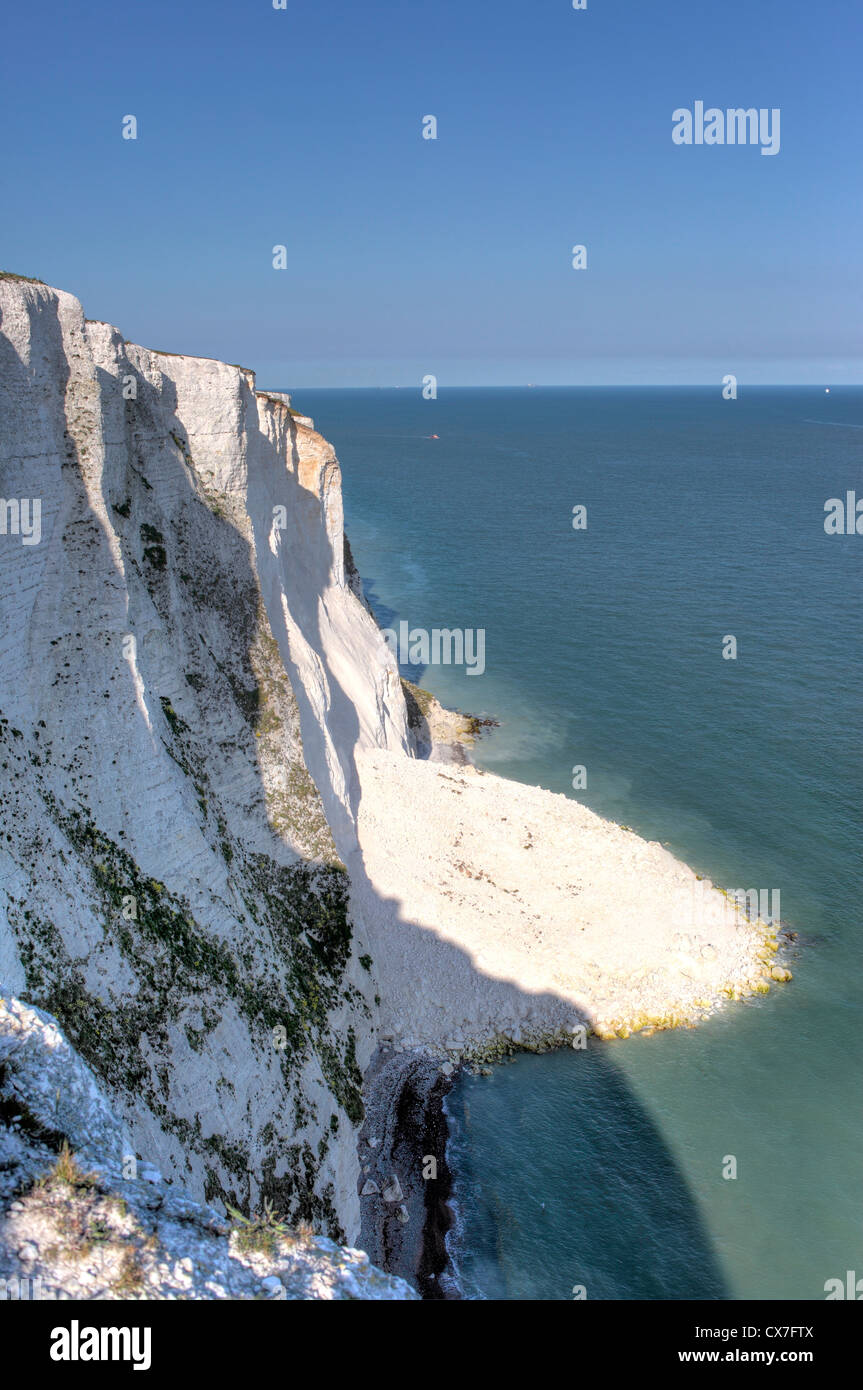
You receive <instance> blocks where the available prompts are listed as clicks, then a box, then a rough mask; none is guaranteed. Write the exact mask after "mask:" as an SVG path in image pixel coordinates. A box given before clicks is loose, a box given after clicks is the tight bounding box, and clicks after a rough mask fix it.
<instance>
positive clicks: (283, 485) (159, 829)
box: [0, 277, 408, 1237]
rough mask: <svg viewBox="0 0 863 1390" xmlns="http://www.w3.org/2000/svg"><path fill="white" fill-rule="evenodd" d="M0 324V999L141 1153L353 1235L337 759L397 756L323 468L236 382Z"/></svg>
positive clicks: (359, 973)
mask: <svg viewBox="0 0 863 1390" xmlns="http://www.w3.org/2000/svg"><path fill="white" fill-rule="evenodd" d="M0 315H2V318H0V421H1V422H2V443H0V495H2V499H3V500H4V502H9V501H10V499H11V501H12V502H13V503H14V505H13V506H10V507H7V508H6V513H5V515H6V521H7V525H6V527H5V531H6V533H5V534H3V535H0V605H2V615H0V711H2V716H0V796H2V801H3V805H4V816H3V836H2V840H0V884H2V888H0V987H2V988H4V989H6V990H8V991H9V992H11V993H19V994H22V995H23V996H24V997H25V998H27V999H28V1000H29V1001H30V1002H32V1003H35V1004H38V1005H41V1006H43V1007H44V1008H45V1009H47V1010H48V1011H50V1013H51V1014H53V1015H54V1016H55V1017H56V1018H57V1019H58V1020H59V1022H60V1023H61V1024H62V1026H63V1027H64V1029H65V1030H66V1032H67V1034H68V1036H69V1038H70V1039H71V1041H72V1043H73V1044H74V1046H75V1047H76V1048H77V1049H78V1051H79V1052H80V1054H81V1055H82V1057H83V1058H84V1059H85V1060H86V1061H87V1062H88V1063H89V1065H90V1066H91V1067H92V1068H93V1070H94V1071H95V1073H96V1074H97V1076H99V1078H100V1079H101V1080H102V1081H103V1082H104V1083H105V1084H106V1085H107V1086H108V1087H109V1089H110V1093H111V1096H112V1100H113V1103H114V1104H115V1105H116V1106H117V1107H118V1109H119V1112H120V1114H121V1116H122V1118H123V1120H124V1121H125V1123H126V1125H127V1128H128V1132H129V1134H130V1136H131V1144H132V1148H133V1150H134V1151H135V1152H137V1153H138V1154H139V1155H141V1156H142V1157H143V1158H144V1159H145V1160H147V1161H149V1162H151V1163H153V1164H155V1165H156V1167H157V1168H160V1169H161V1170H162V1171H163V1172H164V1173H166V1174H167V1175H172V1176H174V1177H175V1178H176V1179H178V1180H180V1181H182V1183H183V1184H184V1185H185V1187H186V1188H188V1189H189V1190H190V1191H191V1192H192V1193H194V1194H197V1195H198V1196H199V1197H200V1198H202V1199H206V1200H208V1201H212V1200H219V1201H223V1202H227V1203H230V1204H231V1205H232V1206H236V1207H239V1208H242V1209H246V1210H249V1209H251V1210H259V1209H260V1208H261V1204H262V1202H263V1201H264V1199H265V1198H269V1199H270V1200H271V1201H272V1202H273V1204H274V1206H275V1207H276V1209H277V1210H279V1211H282V1212H285V1213H288V1214H290V1215H292V1216H294V1217H295V1218H296V1217H304V1218H306V1219H310V1220H313V1221H314V1222H315V1223H316V1225H317V1226H318V1228H319V1229H324V1230H329V1231H330V1232H331V1233H332V1234H334V1235H346V1236H348V1237H350V1236H351V1235H353V1234H354V1232H355V1231H356V1230H357V1229H358V1222H359V1203H358V1198H357V1195H356V1192H357V1171H358V1170H357V1160H356V1146H355V1138H354V1135H355V1127H356V1125H357V1124H358V1123H359V1121H360V1119H361V1115H362V1105H361V1099H360V1084H361V1071H362V1069H363V1068H364V1066H365V1064H366V1062H367V1060H368V1057H369V1054H370V1050H371V1046H372V1036H373V1025H374V1015H375V1011H376V1005H375V1002H374V985H373V983H372V980H371V976H370V974H369V972H368V969H367V968H364V966H363V965H361V964H360V963H359V957H362V956H363V943H362V941H361V940H358V938H357V932H356V930H355V929H354V928H352V924H351V920H350V914H349V909H348V888H349V885H348V881H347V877H346V874H345V871H344V867H343V865H342V862H341V859H342V857H343V856H345V855H348V854H349V853H350V851H351V848H352V846H353V845H354V844H355V843H356V834H355V829H354V824H355V805H356V801H357V795H358V793H357V786H356V774H355V768H354V752H355V749H356V748H357V747H369V748H379V749H386V748H389V749H393V750H397V751H399V752H405V751H406V749H407V739H408V731H407V723H406V713H405V707H404V700H403V698H402V695H401V691H400V688H399V681H398V676H397V672H396V670H395V667H394V664H393V662H392V660H391V659H390V658H389V656H388V653H387V652H386V649H385V646H384V644H383V641H382V639H381V638H380V636H379V634H378V632H377V629H376V627H375V624H374V622H373V619H372V618H371V617H370V615H369V613H368V612H367V611H366V609H365V608H364V607H363V605H362V604H361V603H360V602H359V601H358V599H357V597H356V596H355V594H354V592H353V591H352V589H351V587H350V585H349V583H348V582H347V581H346V578H345V570H344V551H343V540H342V509H341V491H340V475H339V467H338V463H337V461H336V458H335V456H334V453H333V451H332V449H331V447H330V446H329V445H328V444H327V443H326V442H325V441H324V440H323V439H321V437H320V436H319V435H317V434H316V433H315V432H314V430H313V428H312V427H311V422H310V421H308V420H304V418H303V417H297V416H296V415H295V414H294V413H293V412H292V411H291V409H290V407H289V404H288V403H287V400H286V398H284V397H279V396H276V395H273V396H268V395H262V394H260V393H256V391H255V386H254V378H253V375H252V373H251V372H249V371H247V370H244V369H243V368H241V367H232V366H227V365H226V364H224V363H221V362H215V361H209V360H202V359H195V358H187V357H177V356H171V355H167V354H163V353H160V352H152V351H147V350H145V349H143V348H139V347H135V346H134V345H132V344H130V343H126V342H124V340H123V338H122V337H121V335H120V334H119V333H118V332H117V330H116V329H114V328H112V327H110V326H109V325H108V324H104V323H94V322H89V321H87V320H85V318H84V315H83V312H82V309H81V306H80V304H79V303H78V301H77V300H76V299H75V298H73V297H72V296H71V295H69V294H66V293H63V292H60V291H57V290H53V289H49V288H48V287H46V286H44V285H41V284H38V283H32V282H25V281H21V280H19V279H17V278H12V277H4V278H3V279H0ZM22 499H24V500H23V501H22ZM32 499H38V500H39V502H40V504H41V536H40V537H38V543H29V542H27V543H25V540H26V538H25V537H24V536H23V534H21V533H20V531H19V534H17V535H16V534H15V531H16V524H15V522H16V515H17V516H19V517H20V516H22V515H25V516H26V515H31V516H32V515H33V512H32V508H31V509H30V511H29V512H28V502H29V501H31V500H32ZM16 508H19V509H18V510H17V512H16ZM334 835H335V837H336V839H337V840H338V848H337V847H336V844H335V842H334Z"/></svg>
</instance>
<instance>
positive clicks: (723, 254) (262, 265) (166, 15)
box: [0, 0, 863, 389]
mask: <svg viewBox="0 0 863 1390" xmlns="http://www.w3.org/2000/svg"><path fill="white" fill-rule="evenodd" d="M861 41H863V15H861V10H860V5H859V0H817V3H815V0H812V3H806V0H724V3H722V4H718V3H715V4H708V3H697V2H696V0H665V2H664V3H650V0H642V3H637V0H588V8H587V9H586V10H583V11H575V10H573V8H572V0H520V2H519V3H517V2H516V0H436V2H435V3H413V4H410V3H404V0H403V2H402V3H398V2H397V0H381V3H370V4H365V5H360V4H357V3H356V0H353V2H352V3H349V2H348V0H334V2H333V3H330V2H329V0H287V8H286V9H284V10H276V9H274V8H273V4H272V0H244V3H239V0H237V2H236V3H228V0H211V3H203V0H189V3H185V4H177V3H176V0H174V2H173V3H168V0H155V2H154V0H135V3H123V0H113V2H112V3H107V0H90V2H89V3H87V4H86V5H84V6H74V7H73V6H69V5H68V4H59V3H57V2H56V0H48V2H47V3H44V4H40V5H37V6H31V7H29V8H25V7H24V6H17V7H15V8H14V9H11V8H10V9H8V10H7V12H6V15H5V18H4V29H3V48H4V57H3V60H2V63H3V77H2V91H0V105H2V109H3V115H4V136H5V138H4V141H3V160H2V164H0V197H2V205H3V212H4V215H3V219H2V231H0V241H2V250H0V268H2V269H6V270H13V271H17V272H18V273H21V274H25V275H33V276H37V277H39V278H41V279H44V280H46V281H48V282H49V283H51V284H54V285H58V286H60V287H61V288H64V289H69V290H71V291H73V292H74V293H75V294H77V295H78V296H79V298H81V300H82V301H83V304H84V309H85V312H86V313H87V314H88V316H89V317H91V318H102V319H108V320H109V321H110V322H112V323H114V324H116V325H117V326H118V327H119V328H120V330H121V331H122V332H123V334H124V335H125V336H126V337H127V338H130V339H132V340H134V341H136V342H139V343H143V344H146V345H147V346H151V347H160V348H164V349H167V350H170V351H175V352H184V353H194V354H200V355H202V356H209V357H219V358H224V359H226V360H228V361H230V362H242V363H243V364H244V365H247V366H250V367H253V368H255V369H256V371H257V372H258V375H259V382H260V384H261V385H264V386H270V387H283V388H286V389H292V388H297V387H302V386H303V385H306V386H328V385H331V386H341V385H419V383H420V380H421V378H422V377H423V376H424V375H425V374H426V373H433V374H435V375H436V376H437V377H438V379H439V381H440V383H441V385H442V386H443V385H447V384H450V385H504V384H523V383H526V382H537V383H540V384H565V383H570V382H571V383H573V384H582V383H583V384H596V383H629V382H633V383H653V382H662V383H681V384H686V383H693V382H709V381H714V380H719V379H720V378H721V376H722V375H724V374H725V373H727V372H731V373H735V374H736V375H737V376H738V377H739V379H740V382H741V385H742V384H744V383H745V382H747V381H748V382H753V383H754V382H760V383H765V382H788V383H795V382H812V383H817V384H821V383H825V384H830V383H831V382H835V383H836V384H839V383H842V382H852V381H853V382H861V381H863V341H861V327H863V312H861V310H863V303H861V299H863V295H861V244H863V237H861V225H863V218H861V211H863V207H861V204H863V177H861V155H860V151H861V149H863V117H861V102H860V72H861V48H863V42H861ZM699 100H701V101H704V103H705V106H707V107H711V106H716V107H719V108H721V109H726V108H728V107H738V106H740V107H756V108H762V107H763V108H768V109H771V110H772V109H773V108H776V107H778V108H779V109H780V111H781V127H780V129H781V147H780V150H779V153H778V154H776V155H773V156H768V155H762V153H761V150H760V147H759V146H748V145H747V146H743V147H741V146H732V145H722V146H718V145H714V146H707V145H701V146H698V145H690V146H678V145H675V144H674V143H673V142H672V138H671V130H672V112H673V111H674V110H675V109H676V108H683V107H688V108H690V109H692V108H693V106H694V103H695V102H696V101H699ZM130 114H131V115H134V116H135V117H136V118H137V122H138V138H137V139H136V140H125V139H123V138H122V121H123V117H124V116H126V115H130ZM426 115H434V116H435V117H436V119H437V122H438V138H437V139H436V140H424V139H423V138H422V120H423V117H424V116H426ZM575 244H584V245H585V246H586V247H587V258H588V264H587V269H585V270H573V268H572V263H571V262H572V247H573V246H574V245H575ZM276 245H284V246H285V247H286V251H287V267H286V269H284V270H276V269H274V268H273V247H274V246H276Z"/></svg>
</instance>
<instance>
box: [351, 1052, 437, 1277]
mask: <svg viewBox="0 0 863 1390" xmlns="http://www.w3.org/2000/svg"><path fill="white" fill-rule="evenodd" d="M452 1084H453V1078H452V1075H447V1074H446V1073H445V1072H444V1070H443V1069H442V1068H441V1065H440V1063H439V1062H437V1061H436V1060H435V1059H434V1058H432V1057H429V1056H425V1055H423V1054H421V1053H410V1054H405V1053H399V1052H395V1051H393V1050H391V1049H389V1048H382V1049H381V1050H380V1051H379V1052H378V1053H377V1054H376V1055H375V1057H374V1058H373V1059H372V1062H371V1065H370V1067H369V1069H368V1071H367V1073H366V1118H365V1123H364V1125H363V1128H362V1130H361V1132H360V1140H359V1153H360V1163H361V1169H362V1176H361V1179H360V1183H361V1186H360V1202H361V1207H362V1226H361V1233H360V1245H361V1248H362V1249H363V1250H365V1251H366V1252H367V1253H368V1255H369V1258H370V1259H371V1260H372V1262H373V1263H377V1264H378V1265H379V1266H380V1267H381V1268H383V1269H386V1270H387V1271H388V1272H390V1273H398V1274H399V1276H400V1277H401V1278H403V1279H406V1280H407V1281H408V1282H409V1283H411V1284H413V1285H414V1286H415V1287H416V1288H417V1289H418V1291H419V1293H420V1294H421V1296H422V1298H423V1299H429V1300H434V1299H452V1298H457V1297H458V1295H457V1293H455V1292H454V1291H453V1288H452V1283H451V1280H452V1274H453V1270H452V1263H451V1260H450V1257H449V1252H448V1250H447V1245H446V1237H447V1233H448V1231H449V1230H450V1229H451V1227H452V1222H453V1217H452V1209H451V1207H450V1205H449V1199H450V1196H451V1192H452V1175H451V1173H450V1170H449V1167H448V1165H447V1161H446V1146H447V1139H448V1127H447V1120H446V1113H445V1111H444V1104H443V1103H444V1098H445V1096H446V1094H447V1092H448V1091H449V1090H450V1088H451V1086H452Z"/></svg>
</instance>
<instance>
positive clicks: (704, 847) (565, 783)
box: [294, 382, 863, 1300]
mask: <svg viewBox="0 0 863 1390" xmlns="http://www.w3.org/2000/svg"><path fill="white" fill-rule="evenodd" d="M829 385H830V383H829V382H827V383H824V385H823V386H819V387H788V388H780V387H777V388H768V387H764V388H759V389H756V388H749V389H747V388H746V387H741V388H740V390H739V394H738V398H737V399H736V400H726V399H724V398H723V394H722V388H721V387H720V386H719V385H717V386H715V387H713V386H711V387H691V388H682V389H676V388H666V387H662V388H635V387H626V388H613V387H609V388H541V387H535V388H527V387H525V388H518V389H508V388H506V389H504V388H500V389H477V390H473V389H450V390H447V389H443V388H441V389H440V390H439V392H438V395H437V398H436V399H433V400H426V399H424V398H423V396H422V393H421V391H420V390H419V389H416V390H413V389H410V390H408V389H392V390H368V389H362V390H360V389H357V390H330V391H323V390H309V391H301V392H294V397H295V399H294V404H295V406H297V407H298V408H299V409H301V410H303V411H305V412H308V413H309V414H311V415H312V416H313V417H314V419H315V422H316V426H317V428H318V429H319V430H320V431H321V432H322V433H323V434H324V435H325V436H326V437H327V438H328V439H330V440H332V441H333V443H334V444H335V446H336V449H337V452H338V455H339V459H340V461H341V465H342V470H343V486H344V499H345V516H346V526H347V530H348V534H349V537H350V542H351V545H352V548H353V552H354V556H355V559H356V562H357V565H358V568H359V570H360V572H361V574H362V575H363V577H364V582H365V587H366V593H367V595H368V598H369V600H370V602H371V603H372V605H373V607H374V609H375V612H376V614H377V615H378V618H379V620H380V622H381V624H382V625H383V626H386V627H397V625H398V623H399V622H400V621H402V620H405V621H407V622H408V623H409V624H410V626H411V628H419V629H425V630H427V631H430V630H431V629H434V628H436V627H437V628H448V629H461V630H472V631H473V632H476V631H477V630H482V631H483V632H484V634H485V639H484V640H485V659H484V663H483V669H482V670H480V668H479V665H478V664H476V663H475V669H474V670H473V671H470V670H469V669H468V667H467V666H461V667H457V666H455V665H429V666H428V667H426V668H421V667H420V668H417V667H415V666H411V665H410V663H409V662H407V663H406V665H405V674H407V675H409V676H410V677H411V678H412V679H414V680H419V681H420V682H421V684H422V685H423V686H424V687H425V688H427V689H429V690H431V691H433V692H434V694H435V695H437V696H438V697H439V698H440V699H441V700H442V701H443V703H444V704H447V705H451V706H454V707H456V708H459V709H461V710H464V711H466V712H469V713H472V714H479V715H483V716H487V717H489V718H492V719H494V720H497V721H498V727H496V728H492V729H490V730H489V731H488V732H487V733H486V734H485V735H484V736H483V737H482V739H481V740H480V741H479V743H478V744H477V747H476V750H475V760H476V761H477V763H478V764H479V765H480V766H482V767H484V768H486V769H488V770H490V771H492V772H494V773H497V774H499V775H501V776H504V777H509V778H513V779H515V780H517V781H520V782H525V783H530V784H534V785H539V786H543V787H547V788H549V789H550V790H552V791H555V792H564V793H565V794H567V795H569V796H573V797H576V798H578V799H581V800H583V801H584V802H585V803H586V804H587V805H588V806H590V807H591V808H592V809H593V810H595V811H597V812H599V813H600V814H601V815H603V816H607V817H609V818H611V819H613V820H615V821H618V822H621V823H623V824H626V825H628V826H630V827H632V829H634V830H635V831H637V832H638V833H639V834H640V835H642V836H644V837H645V838H647V839H649V840H659V841H661V842H662V843H663V844H665V845H667V846H668V848H669V849H670V850H671V852H672V853H674V854H675V855H677V856H678V857H680V858H681V859H683V860H684V861H686V862H687V863H688V864H690V865H691V866H692V867H693V868H694V869H695V870H696V871H697V872H698V873H701V874H704V875H706V876H709V877H710V878H712V879H713V881H714V882H716V883H717V884H720V885H722V886H724V887H727V888H732V887H733V888H743V889H746V890H749V889H756V890H761V891H767V892H769V893H771V894H774V895H775V894H779V895H780V896H779V902H780V903H781V918H782V920H783V923H784V924H785V926H786V927H787V928H788V929H789V930H791V931H793V932H795V933H796V939H795V940H794V944H793V948H792V951H791V956H790V958H789V961H788V964H789V965H790V967H791V969H792V972H793V977H794V978H793V981H792V982H791V983H790V984H787V985H783V986H777V987H774V988H773V989H772V990H771V991H770V993H769V994H768V995H766V996H763V997H759V998H757V999H756V1000H753V1001H747V1002H743V1003H739V1002H738V1003H730V1004H728V1005H727V1006H726V1007H724V1008H723V1009H721V1010H719V1011H717V1012H716V1013H715V1014H714V1016H712V1017H711V1018H710V1019H709V1020H708V1021H707V1022H705V1023H703V1024H701V1025H699V1026H698V1027H697V1028H694V1029H678V1030H674V1031H666V1032H658V1033H655V1034H653V1035H652V1036H647V1037H645V1036H640V1035H637V1036H633V1037H631V1038H629V1039H626V1040H622V1039H620V1040H615V1041H611V1042H595V1041H593V1040H591V1041H590V1042H589V1044H588V1046H587V1048H586V1049H560V1050H558V1051H555V1052H550V1053H545V1054H542V1055H532V1054H527V1053H520V1054H517V1055H516V1056H515V1058H514V1059H513V1060H512V1061H511V1062H510V1063H508V1064H506V1065H502V1066H499V1067H497V1068H495V1069H494V1072H493V1074H492V1075H491V1076H473V1075H464V1076H461V1077H460V1079H459V1080H458V1083H457V1085H456V1086H455V1088H454V1089H453V1091H452V1092H451V1094H450V1096H449V1098H448V1110H449V1118H450V1129H451V1139H450V1145H449V1161H450V1165H451V1167H452V1170H453V1182H454V1186H453V1200H454V1211H455V1218H456V1223H455V1226H454V1228H453V1231H452V1232H451V1233H450V1237H449V1239H450V1248H451V1253H452V1256H453V1259H454V1262H455V1267H456V1271H457V1278H458V1284H459V1287H460V1289H461V1292H462V1295H463V1296H464V1297H465V1298H469V1299H536V1300H546V1299H548V1300H558V1299H567V1300H570V1299H584V1298H586V1299H588V1300H590V1299H641V1300H670V1299H698V1300H714V1299H738V1298H746V1299H823V1298H824V1297H825V1296H826V1290H825V1285H827V1282H828V1281H829V1280H831V1279H836V1278H838V1279H842V1280H843V1281H845V1280H846V1277H847V1271H849V1270H851V1271H854V1272H855V1275H856V1277H858V1278H860V1279H861V1280H863V1202H861V1177H863V1104H861V1100H863V1096H861V1091H863V1087H861V1050H863V1049H861V1038H863V1013H861V1004H863V969H861V939H863V893H861V884H860V879H861V848H863V833H861V831H863V827H862V826H861V819H863V812H861V807H863V756H861V738H860V727H861V691H863V583H861V581H863V534H856V533H854V521H853V517H852V519H851V521H850V523H849V522H848V519H847V516H846V518H845V526H846V527H847V528H848V529H849V530H850V531H851V532H852V533H851V534H845V533H844V530H843V533H842V534H830V533H828V531H827V530H825V520H827V521H829V519H830V517H831V515H834V514H835V513H836V508H835V507H833V506H831V505H830V503H831V499H836V500H837V501H841V502H842V504H843V508H844V509H845V510H846V511H847V510H848V506H849V504H850V510H851V511H852V512H854V511H855V510H856V507H855V503H856V498H855V497H852V498H850V499H849V498H848V496H847V495H848V493H856V495H857V496H859V498H860V499H861V512H863V388H856V387H836V388H831V389H829V390H828V389H827V388H828V387H829ZM434 436H436V437H434ZM825 508H826V510H825ZM580 509H583V510H580ZM830 524H833V523H830ZM860 525H861V530H863V515H861V521H860ZM579 768H580V769H583V772H581V773H579V772H578V771H577V769H579ZM582 783H583V784H584V785H582ZM828 1287H832V1286H828ZM861 1291H863V1284H861Z"/></svg>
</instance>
